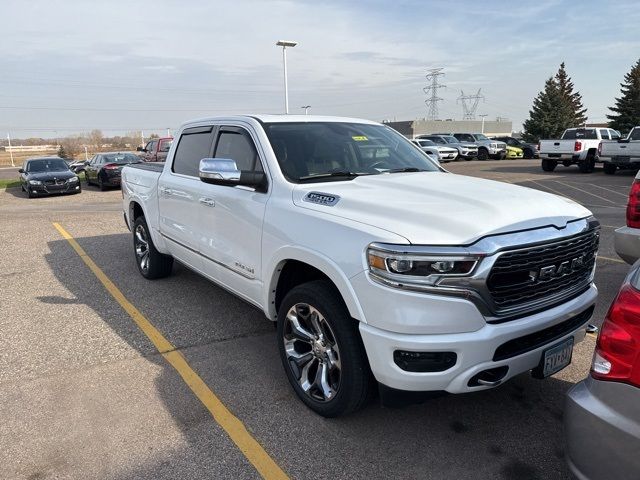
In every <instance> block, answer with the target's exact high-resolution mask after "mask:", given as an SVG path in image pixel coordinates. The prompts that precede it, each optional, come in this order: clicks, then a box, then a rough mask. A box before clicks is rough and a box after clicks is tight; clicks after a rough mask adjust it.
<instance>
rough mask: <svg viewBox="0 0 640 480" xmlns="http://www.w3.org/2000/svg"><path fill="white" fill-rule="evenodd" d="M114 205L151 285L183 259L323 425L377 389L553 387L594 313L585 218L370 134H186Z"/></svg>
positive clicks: (325, 127)
mask: <svg viewBox="0 0 640 480" xmlns="http://www.w3.org/2000/svg"><path fill="white" fill-rule="evenodd" d="M122 190H123V209H124V217H125V221H126V223H127V225H128V227H129V228H130V230H131V231H132V232H133V235H132V236H133V250H134V254H135V260H136V263H137V266H138V270H139V271H140V273H141V274H142V276H143V277H145V278H147V279H157V278H161V277H164V276H167V275H169V274H170V273H171V270H172V264H173V261H174V259H175V260H177V261H179V262H180V263H181V264H183V265H186V266H187V267H188V268H190V269H192V270H194V271H196V272H198V273H199V274H201V275H203V276H204V277H206V278H208V279H210V280H211V281H213V282H215V283H217V284H218V285H220V286H222V287H223V288H225V289H227V290H228V291H230V292H232V293H234V294H235V295H238V296H239V297H241V298H243V299H244V300H246V301H247V302H249V303H250V304H252V305H254V306H255V307H256V308H258V309H259V310H261V311H262V312H264V315H265V316H266V317H267V318H268V319H269V320H271V321H273V322H277V336H276V340H277V348H278V349H279V354H280V356H281V359H282V364H283V366H284V370H285V372H286V375H287V377H288V380H289V382H290V383H291V385H292V387H293V389H294V391H295V393H296V394H297V395H298V396H299V397H300V399H301V400H302V401H303V402H304V403H305V404H306V405H307V406H309V407H310V408H311V409H313V410H314V411H316V412H317V413H319V414H321V415H324V416H329V417H331V416H338V415H341V414H345V413H348V412H351V411H354V410H356V409H357V408H359V407H361V406H362V405H363V404H364V403H365V401H366V399H367V397H368V395H369V393H370V392H371V391H372V387H374V386H376V385H377V386H378V387H379V390H380V392H381V393H382V395H383V398H382V400H383V401H385V399H386V398H388V397H387V396H388V395H389V394H395V393H397V391H398V390H401V391H413V392H416V391H417V392H420V391H443V390H444V391H447V392H451V393H464V392H473V391H478V390H483V389H487V388H491V387H495V386H497V385H499V384H501V383H503V382H505V381H506V380H508V379H509V378H511V377H513V376H514V375H518V374H520V373H523V372H527V371H529V370H532V371H533V374H534V375H535V376H536V377H540V378H542V377H546V376H549V375H552V374H554V373H555V372H557V371H558V370H560V369H562V368H564V367H565V366H566V365H568V364H569V362H570V360H571V351H572V348H573V345H574V343H575V342H579V341H580V340H582V339H583V338H584V334H585V328H586V325H587V322H588V321H589V318H590V317H591V315H592V312H593V308H594V303H595V301H596V297H597V289H596V287H595V286H594V285H593V275H594V270H595V258H596V252H597V248H598V241H599V224H598V222H597V221H596V220H595V219H594V218H593V217H592V216H591V213H590V212H589V211H588V210H586V209H585V208H584V207H582V206H580V205H578V204H577V203H574V202H572V201H571V200H568V199H566V198H561V197H558V196H555V195H551V194H548V193H543V192H540V191H537V190H532V189H528V188H524V187H519V186H515V185H510V184H506V183H500V182H494V181H489V180H482V179H478V178H472V177H466V176H461V175H454V174H452V173H448V172H446V171H445V170H443V169H442V168H441V167H439V166H437V165H436V164H435V163H433V162H432V161H430V160H429V159H428V158H427V157H426V156H425V155H424V154H423V153H422V152H420V151H419V150H418V149H417V148H415V146H413V145H412V144H411V142H410V141H409V140H407V139H405V138H404V137H403V136H401V135H400V134H399V133H397V132H395V131H394V130H392V129H391V128H389V127H387V126H384V125H380V124H378V123H374V122H369V121H365V120H356V119H346V118H337V117H315V116H306V115H301V116H294V115H282V116H278V115H255V116H231V117H224V118H207V119H202V120H197V121H192V122H188V123H186V124H185V125H183V126H182V127H181V128H180V130H179V132H178V135H177V137H176V140H175V141H174V143H173V145H172V147H171V150H170V151H169V154H168V156H167V161H166V163H165V164H164V165H155V164H148V163H147V164H139V165H130V166H126V167H125V168H124V170H123V172H122ZM203 300H204V299H203ZM238 355H239V356H241V355H242V352H238ZM228 361H229V362H234V361H236V359H234V358H229V359H228ZM237 361H240V360H237Z"/></svg>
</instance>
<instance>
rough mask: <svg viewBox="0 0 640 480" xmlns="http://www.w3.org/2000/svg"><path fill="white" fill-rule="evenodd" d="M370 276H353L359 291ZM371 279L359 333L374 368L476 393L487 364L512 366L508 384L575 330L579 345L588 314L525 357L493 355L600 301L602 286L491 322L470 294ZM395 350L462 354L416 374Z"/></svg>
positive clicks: (386, 380) (388, 378) (393, 378)
mask: <svg viewBox="0 0 640 480" xmlns="http://www.w3.org/2000/svg"><path fill="white" fill-rule="evenodd" d="M365 281H369V280H367V279H366V277H361V278H357V277H356V278H355V279H352V284H353V285H354V289H355V290H356V291H357V292H359V293H360V292H363V287H364V282H365ZM369 283H370V285H369V287H368V288H367V299H368V300H369V301H368V302H365V304H364V305H363V310H364V313H365V317H366V319H367V323H360V334H361V336H362V340H363V343H364V346H365V350H366V352H367V356H368V358H369V364H370V366H371V370H372V372H373V374H374V376H375V378H376V379H377V380H378V381H379V382H380V383H382V384H383V385H386V386H388V387H391V388H394V389H397V390H407V391H434V390H445V391H447V392H450V393H464V392H470V391H477V390H482V389H486V388H491V387H489V386H469V385H468V384H469V382H470V380H471V379H472V378H473V377H474V376H476V375H477V374H479V373H481V372H483V371H485V370H489V369H493V368H497V367H502V366H506V367H508V371H507V373H506V375H505V376H504V378H502V382H504V381H506V380H508V379H509V378H511V377H513V376H515V375H518V374H520V373H523V372H526V371H528V370H531V369H533V368H535V367H537V366H538V365H539V363H540V360H541V356H542V354H543V352H544V351H545V350H546V349H547V348H549V347H550V346H552V345H554V344H556V343H558V342H561V341H562V340H563V339H567V338H569V337H570V336H573V337H574V341H575V343H578V342H580V341H581V340H582V339H583V338H584V335H585V327H586V324H587V322H588V320H589V318H588V317H587V318H585V319H584V322H582V323H581V324H580V325H578V326H575V327H574V328H573V329H572V330H570V331H568V332H565V333H564V334H562V336H557V337H555V338H553V339H552V340H550V341H549V342H548V343H545V344H544V345H542V346H539V347H537V348H535V349H533V350H530V351H526V353H523V354H521V355H517V356H513V357H511V358H507V359H504V360H498V361H494V360H493V358H494V354H495V352H496V349H497V348H498V347H499V346H501V345H503V344H505V343H506V342H508V341H510V340H513V339H517V338H520V337H523V336H526V335H529V334H532V333H535V332H539V331H541V330H544V329H546V328H549V327H551V326H554V325H557V324H559V323H562V322H565V321H567V320H569V319H571V318H573V317H575V316H576V315H578V314H581V313H583V312H585V311H586V310H588V309H589V308H590V307H591V306H593V305H594V304H595V301H596V297H597V289H596V287H595V286H594V285H591V286H590V287H589V289H588V290H587V291H585V292H584V293H582V294H580V295H579V296H577V297H574V298H573V299H571V300H568V301H566V302H564V303H563V304H561V305H558V306H556V307H553V308H550V309H548V310H544V311H542V312H538V313H535V314H533V315H528V316H526V317H522V318H518V319H515V320H510V321H506V322H503V323H487V322H486V320H485V318H484V317H483V316H482V314H481V313H480V312H479V310H478V309H477V308H476V307H475V305H474V304H473V303H471V302H470V301H468V300H465V299H459V298H453V297H443V296H438V295H430V294H425V293H416V292H408V291H402V290H397V289H391V288H388V287H384V286H381V285H377V284H373V283H371V282H370V281H369ZM372 295H373V296H372ZM391 329H393V330H395V331H391ZM416 332H417V333H416ZM396 350H403V351H407V352H455V353H456V355H457V360H456V363H455V365H454V366H453V367H451V368H449V369H447V370H445V371H441V372H428V373H423V372H409V371H406V370H403V369H401V368H400V367H399V366H398V365H396V363H395V362H394V358H393V356H394V351H396ZM502 382H501V383H502Z"/></svg>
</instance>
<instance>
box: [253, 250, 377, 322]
mask: <svg viewBox="0 0 640 480" xmlns="http://www.w3.org/2000/svg"><path fill="white" fill-rule="evenodd" d="M288 260H297V261H299V262H302V263H306V264H307V265H310V266H312V267H314V268H316V269H318V270H320V271H321V272H322V273H324V274H325V275H326V276H327V277H329V279H330V280H331V281H332V282H333V284H334V285H335V287H336V288H337V289H338V291H339V292H340V295H341V296H342V299H343V301H344V303H345V305H346V306H347V309H348V310H349V314H350V315H351V317H353V318H354V319H356V320H359V321H361V322H364V323H366V320H365V316H364V312H363V310H362V307H361V305H360V302H359V301H358V298H357V297H356V293H355V291H354V290H353V286H352V285H351V282H350V281H349V278H348V277H347V276H346V275H345V273H344V272H343V271H342V270H341V269H340V268H339V267H338V265H337V264H336V263H335V262H334V261H333V260H331V259H330V258H329V257H327V256H326V255H324V254H322V253H320V252H317V251H315V250H310V249H306V248H302V247H295V246H292V245H287V246H284V247H281V248H279V249H278V250H277V251H275V252H274V253H273V255H272V256H271V257H270V258H269V260H268V262H267V264H266V265H265V266H264V268H263V272H265V282H264V286H263V294H262V298H263V305H265V306H266V308H265V310H266V312H265V313H266V314H267V316H268V318H269V319H271V320H274V321H275V319H276V318H277V312H276V304H275V295H276V287H277V285H278V280H279V279H280V272H281V271H282V267H283V266H284V265H285V263H286V262H287V261H288ZM357 273H360V272H356V274H357ZM354 275H355V274H354Z"/></svg>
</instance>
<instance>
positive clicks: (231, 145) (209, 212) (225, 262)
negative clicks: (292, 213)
mask: <svg viewBox="0 0 640 480" xmlns="http://www.w3.org/2000/svg"><path fill="white" fill-rule="evenodd" d="M214 144H215V147H214V155H213V156H214V157H215V158H226V159H232V160H234V161H235V162H236V165H237V167H238V169H239V170H243V171H252V170H253V171H260V172H262V171H264V167H263V165H264V162H263V159H261V152H260V151H259V150H258V148H256V145H257V142H256V141H254V137H253V136H252V132H251V131H250V130H249V128H248V127H247V128H244V127H239V126H232V125H221V126H220V128H219V129H218V131H217V132H216V139H215V142H214ZM203 185H204V186H205V189H204V191H205V192H206V195H205V196H204V199H203V201H202V202H201V203H200V204H199V211H200V222H201V232H202V235H201V244H200V251H201V252H202V255H203V262H204V264H205V265H204V268H205V273H206V274H208V275H209V276H210V277H213V278H215V279H216V280H218V281H219V282H220V283H222V284H223V285H225V286H226V287H227V288H229V289H230V290H232V291H234V292H236V293H237V294H239V295H240V296H243V297H245V298H246V299H247V300H250V301H252V302H253V303H258V302H259V299H260V291H261V289H260V286H261V282H262V272H261V263H262V249H261V244H262V222H263V219H264V213H265V207H266V203H267V198H268V193H261V192H258V191H256V190H255V189H253V188H250V187H245V186H240V185H237V186H226V185H212V184H205V183H204V182H203Z"/></svg>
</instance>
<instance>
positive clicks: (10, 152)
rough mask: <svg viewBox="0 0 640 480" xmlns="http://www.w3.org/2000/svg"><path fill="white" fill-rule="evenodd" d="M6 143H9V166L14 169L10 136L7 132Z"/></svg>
mask: <svg viewBox="0 0 640 480" xmlns="http://www.w3.org/2000/svg"><path fill="white" fill-rule="evenodd" d="M7 141H8V142H9V156H10V157H11V166H12V167H15V165H14V163H13V149H12V148H11V134H10V133H8V132H7Z"/></svg>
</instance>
